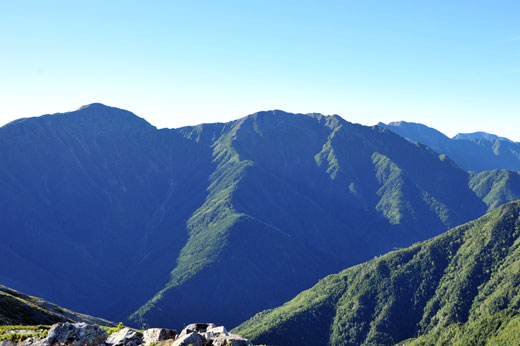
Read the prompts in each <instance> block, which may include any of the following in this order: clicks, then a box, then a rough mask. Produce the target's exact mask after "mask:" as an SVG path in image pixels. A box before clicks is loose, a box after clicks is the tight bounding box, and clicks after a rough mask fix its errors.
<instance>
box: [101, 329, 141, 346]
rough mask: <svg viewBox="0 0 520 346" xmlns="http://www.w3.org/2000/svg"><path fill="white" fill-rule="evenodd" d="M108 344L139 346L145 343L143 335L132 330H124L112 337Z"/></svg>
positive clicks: (109, 338)
mask: <svg viewBox="0 0 520 346" xmlns="http://www.w3.org/2000/svg"><path fill="white" fill-rule="evenodd" d="M106 343H107V345H111V346H138V345H141V344H142V343H143V334H141V333H139V332H136V331H135V330H132V329H130V328H123V329H121V330H120V331H118V332H115V333H113V334H112V335H110V336H109V337H108V338H107V340H106Z"/></svg>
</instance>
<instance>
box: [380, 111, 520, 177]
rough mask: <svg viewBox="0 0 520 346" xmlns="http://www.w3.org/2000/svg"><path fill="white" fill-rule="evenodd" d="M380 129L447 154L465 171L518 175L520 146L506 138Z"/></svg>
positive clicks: (422, 128)
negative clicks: (511, 172)
mask: <svg viewBox="0 0 520 346" xmlns="http://www.w3.org/2000/svg"><path fill="white" fill-rule="evenodd" d="M379 125H380V126H383V127H385V128H388V129H389V130H391V131H394V132H395V133H397V134H399V135H400V136H403V137H404V138H407V139H409V140H410V141H412V142H420V143H423V144H425V145H427V146H429V147H431V148H432V149H433V150H435V151H436V152H438V153H439V154H446V155H447V156H449V157H450V158H452V159H453V160H454V161H455V162H456V163H457V164H458V165H459V166H460V167H462V168H463V169H465V170H467V171H474V172H476V173H480V172H482V171H485V170H493V169H507V170H512V171H520V144H519V143H515V142H513V141H511V140H509V139H507V138H503V137H499V136H496V135H493V134H488V133H485V132H474V133H469V134H462V133H460V134H458V135H456V136H454V137H453V138H449V137H448V136H446V135H444V134H443V133H441V132H439V131H438V130H436V129H434V128H431V127H428V126H426V125H423V124H420V123H411V122H406V121H400V122H391V123H388V125H386V124H384V123H379Z"/></svg>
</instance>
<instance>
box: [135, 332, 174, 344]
mask: <svg viewBox="0 0 520 346" xmlns="http://www.w3.org/2000/svg"><path fill="white" fill-rule="evenodd" d="M176 337H177V331H176V330H174V329H164V328H150V329H147V330H145V331H144V333H143V343H144V345H145V346H150V345H151V344H152V343H153V344H155V345H160V344H162V343H164V341H167V340H175V338H176Z"/></svg>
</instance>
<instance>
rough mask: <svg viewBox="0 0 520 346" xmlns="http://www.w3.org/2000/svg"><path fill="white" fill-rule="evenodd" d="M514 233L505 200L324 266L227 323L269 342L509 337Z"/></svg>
mask: <svg viewBox="0 0 520 346" xmlns="http://www.w3.org/2000/svg"><path fill="white" fill-rule="evenodd" d="M519 236H520V202H514V203H510V204H507V205H504V206H502V207H500V208H499V209H497V210H495V211H493V212H491V213H489V214H487V215H485V216H483V217H481V218H479V219H478V220H475V221H472V222H470V223H467V224H465V225H462V226H459V227H457V228H454V229H452V230H450V231H448V232H446V233H444V234H442V235H440V236H437V237H436V238H433V239H431V240H428V241H425V242H422V243H418V244H415V245H413V246H411V247H409V248H407V249H403V250H399V251H394V252H391V253H389V254H387V255H384V256H381V257H378V258H375V259H373V260H371V261H368V262H366V263H363V264H360V265H357V266H354V267H351V268H349V269H346V270H344V271H342V272H340V273H339V274H335V275H330V276H328V277H326V278H324V279H323V280H321V281H320V282H319V283H318V284H316V285H315V286H314V287H313V288H311V289H309V290H307V291H304V292H302V293H301V294H299V295H298V296H296V297H295V298H294V299H292V300H291V301H289V302H287V303H285V304H284V305H282V306H280V307H278V308H276V309H274V310H267V311H264V312H262V313H259V314H257V315H256V316H254V317H253V318H252V319H250V320H248V321H247V322H245V323H243V324H242V325H240V326H239V327H237V328H236V329H235V330H234V331H235V332H239V333H241V334H243V335H245V336H247V337H249V338H251V339H252V340H253V341H254V342H255V343H265V344H269V345H301V344H305V345H327V344H329V345H394V344H399V345H403V344H405V345H506V344H508V345H512V344H518V342H520V336H519V335H520V334H518V333H517V329H516V331H515V328H517V327H518V325H519V322H520V238H519ZM500 340H502V342H501V341H500ZM504 341H507V342H505V343H504Z"/></svg>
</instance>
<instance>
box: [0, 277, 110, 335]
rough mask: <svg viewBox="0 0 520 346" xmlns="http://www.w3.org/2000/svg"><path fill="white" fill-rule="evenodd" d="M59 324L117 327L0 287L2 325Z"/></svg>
mask: <svg viewBox="0 0 520 346" xmlns="http://www.w3.org/2000/svg"><path fill="white" fill-rule="evenodd" d="M57 322H85V323H90V324H99V325H102V326H115V324H114V323H113V322H110V321H107V320H104V319H101V318H96V317H92V316H88V315H84V314H80V313H77V312H73V311H70V310H68V309H65V308H62V307H60V306H58V305H55V304H52V303H49V302H47V301H45V300H43V299H41V298H37V297H31V296H28V295H25V294H23V293H20V292H18V291H15V290H13V289H10V288H8V287H5V286H2V285H0V325H40V324H54V323H57Z"/></svg>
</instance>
